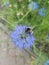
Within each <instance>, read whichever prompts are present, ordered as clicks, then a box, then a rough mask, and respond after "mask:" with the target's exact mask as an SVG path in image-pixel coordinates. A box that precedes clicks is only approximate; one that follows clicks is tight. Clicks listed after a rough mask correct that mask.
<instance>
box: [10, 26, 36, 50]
mask: <svg viewBox="0 0 49 65" xmlns="http://www.w3.org/2000/svg"><path fill="white" fill-rule="evenodd" d="M28 27H29V26H21V25H17V26H16V28H15V30H14V31H13V32H12V33H11V34H10V37H11V39H12V41H13V42H14V44H15V47H19V48H20V49H24V48H30V47H31V46H32V45H33V44H34V41H35V38H34V36H33V33H32V34H31V33H30V34H29V33H26V31H25V30H26V29H27V28H28ZM29 28H31V27H29Z"/></svg>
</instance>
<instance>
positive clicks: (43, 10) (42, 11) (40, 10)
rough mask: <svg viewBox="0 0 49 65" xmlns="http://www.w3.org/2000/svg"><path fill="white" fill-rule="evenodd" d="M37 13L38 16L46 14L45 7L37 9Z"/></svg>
mask: <svg viewBox="0 0 49 65" xmlns="http://www.w3.org/2000/svg"><path fill="white" fill-rule="evenodd" d="M38 14H39V15H40V16H46V8H41V9H39V11H38Z"/></svg>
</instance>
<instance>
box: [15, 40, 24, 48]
mask: <svg viewBox="0 0 49 65" xmlns="http://www.w3.org/2000/svg"><path fill="white" fill-rule="evenodd" d="M16 46H18V47H19V48H20V49H23V48H24V43H23V41H22V40H19V41H17V43H16Z"/></svg>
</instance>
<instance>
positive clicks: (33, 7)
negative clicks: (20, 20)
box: [28, 1, 38, 10]
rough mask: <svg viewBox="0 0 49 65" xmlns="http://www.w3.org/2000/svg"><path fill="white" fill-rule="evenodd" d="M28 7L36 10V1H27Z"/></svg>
mask: <svg viewBox="0 0 49 65" xmlns="http://www.w3.org/2000/svg"><path fill="white" fill-rule="evenodd" d="M28 8H29V9H31V10H36V9H38V3H37V2H33V1H32V2H31V3H29V5H28Z"/></svg>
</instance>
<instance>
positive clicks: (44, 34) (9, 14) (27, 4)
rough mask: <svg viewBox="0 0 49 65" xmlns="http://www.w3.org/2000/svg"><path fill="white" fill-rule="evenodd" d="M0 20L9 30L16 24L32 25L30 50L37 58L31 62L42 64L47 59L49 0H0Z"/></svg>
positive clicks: (48, 52)
mask: <svg viewBox="0 0 49 65" xmlns="http://www.w3.org/2000/svg"><path fill="white" fill-rule="evenodd" d="M0 20H1V23H3V25H4V26H5V27H7V29H9V32H12V31H13V30H14V28H15V26H16V25H27V26H32V27H34V28H33V30H32V31H33V32H34V37H35V39H36V40H35V43H34V46H32V47H31V52H33V51H34V53H35V54H36V56H37V58H36V59H35V60H34V62H33V61H32V63H31V64H32V65H44V63H45V62H46V61H47V60H48V59H49V0H2V1H1V0H0ZM45 58H46V59H45Z"/></svg>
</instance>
